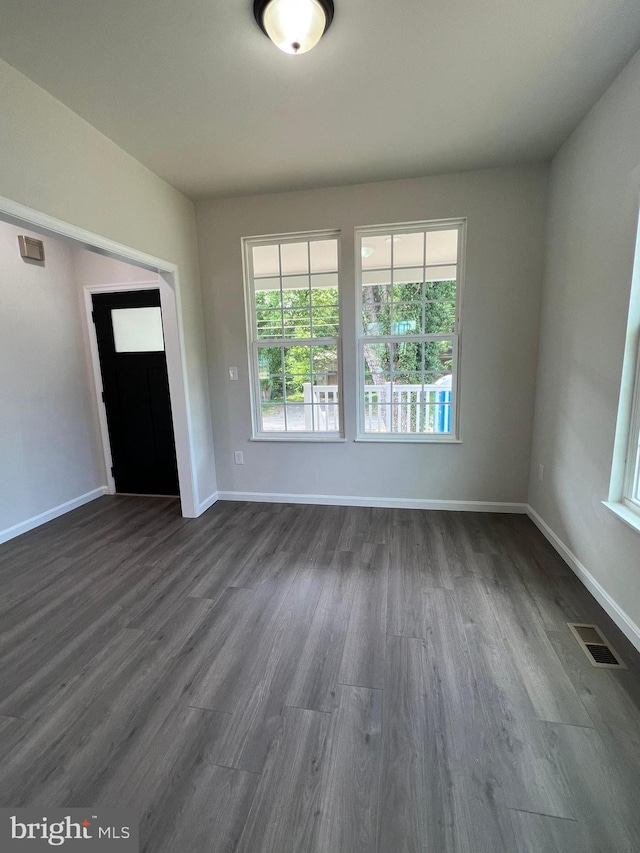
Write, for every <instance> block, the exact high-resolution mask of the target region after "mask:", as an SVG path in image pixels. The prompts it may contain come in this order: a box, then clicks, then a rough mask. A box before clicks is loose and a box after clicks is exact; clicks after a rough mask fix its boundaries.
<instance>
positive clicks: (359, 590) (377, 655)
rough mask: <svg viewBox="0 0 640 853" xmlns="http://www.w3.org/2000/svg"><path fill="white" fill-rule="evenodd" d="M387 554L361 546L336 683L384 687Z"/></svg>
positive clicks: (377, 549) (354, 574) (381, 548)
mask: <svg viewBox="0 0 640 853" xmlns="http://www.w3.org/2000/svg"><path fill="white" fill-rule="evenodd" d="M388 577H389V560H388V552H387V549H386V547H384V546H376V547H371V546H364V547H363V548H362V550H361V552H360V556H359V559H358V560H357V561H356V565H355V567H354V572H353V584H352V589H353V593H352V596H351V603H350V608H349V611H348V613H347V614H346V620H345V621H347V622H348V629H347V633H346V639H345V644H344V652H343V655H342V663H341V666H340V672H339V674H338V681H339V682H340V683H342V684H352V685H357V686H359V687H371V688H382V687H383V686H384V668H385V647H386V623H387V587H388Z"/></svg>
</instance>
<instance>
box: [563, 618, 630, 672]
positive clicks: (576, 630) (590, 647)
mask: <svg viewBox="0 0 640 853" xmlns="http://www.w3.org/2000/svg"><path fill="white" fill-rule="evenodd" d="M567 624H568V625H569V627H570V628H571V630H572V632H573V635H574V636H575V638H576V640H577V641H578V642H579V643H580V645H581V647H582V649H583V650H584V653H585V654H586V656H587V657H588V658H589V660H590V661H591V664H592V665H593V666H599V667H601V668H603V669H626V668H627V667H626V666H625V665H624V664H623V663H622V661H621V659H620V656H619V655H618V653H617V652H616V651H615V650H614V649H612V648H611V645H610V644H609V642H608V641H607V640H606V638H605V637H603V636H602V634H601V633H600V629H599V628H598V626H597V625H578V624H577V623H575V622H568V623H567Z"/></svg>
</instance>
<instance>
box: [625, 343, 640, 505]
mask: <svg viewBox="0 0 640 853" xmlns="http://www.w3.org/2000/svg"><path fill="white" fill-rule="evenodd" d="M634 386H635V387H634V395H633V407H632V414H631V428H630V430H629V446H628V449H627V455H626V465H625V469H626V470H625V477H624V493H623V499H624V503H625V504H626V505H627V506H628V507H629V509H631V510H632V511H634V512H636V513H638V517H639V520H640V354H639V355H638V358H637V361H636V371H635V383H634Z"/></svg>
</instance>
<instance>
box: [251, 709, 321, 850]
mask: <svg viewBox="0 0 640 853" xmlns="http://www.w3.org/2000/svg"><path fill="white" fill-rule="evenodd" d="M330 720H331V716H330V715H329V714H323V713H320V712H318V711H308V710H303V709H300V708H285V709H284V710H283V713H282V716H281V718H280V725H279V728H278V731H277V733H276V735H275V737H274V739H273V741H272V744H271V749H270V752H269V756H268V759H267V762H266V764H265V768H264V772H263V774H262V779H261V781H260V784H259V785H258V789H257V791H256V794H255V797H254V800H253V803H252V806H251V810H250V812H249V816H248V818H247V822H246V824H245V827H244V831H243V833H242V835H241V836H240V840H239V842H238V845H237V847H236V853H257V851H260V853H300V851H302V850H304V851H312V850H313V843H314V841H313V840H314V837H315V833H316V823H317V819H318V810H319V804H320V778H321V770H322V754H323V750H324V742H325V738H326V735H327V731H328V728H329V723H330Z"/></svg>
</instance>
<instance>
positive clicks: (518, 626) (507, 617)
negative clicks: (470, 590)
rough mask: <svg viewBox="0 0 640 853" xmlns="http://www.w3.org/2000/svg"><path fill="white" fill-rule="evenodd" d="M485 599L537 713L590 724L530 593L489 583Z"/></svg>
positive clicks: (558, 719)
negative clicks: (489, 586) (521, 592)
mask: <svg viewBox="0 0 640 853" xmlns="http://www.w3.org/2000/svg"><path fill="white" fill-rule="evenodd" d="M488 600H489V602H490V605H491V608H492V610H493V613H494V617H495V619H496V622H497V624H498V626H499V630H500V631H501V633H502V636H503V637H504V638H505V641H506V642H507V643H508V645H509V647H510V651H511V655H512V659H513V660H514V661H515V664H516V666H517V667H518V670H519V672H520V676H521V678H522V680H523V682H524V685H525V687H526V689H527V692H528V693H529V697H530V699H531V702H532V703H533V706H534V708H535V709H536V713H537V715H538V717H539V718H540V719H541V720H547V721H549V722H558V723H567V724H571V725H578V726H592V725H593V723H592V721H591V718H590V717H589V714H588V713H587V711H586V709H585V707H584V705H583V704H582V701H581V700H580V697H579V696H578V694H577V692H576V690H575V688H574V686H573V684H572V683H571V681H570V679H569V677H568V675H567V673H566V672H565V671H564V668H563V667H562V664H561V663H560V660H559V659H558V656H557V655H556V653H555V650H554V648H553V646H552V644H551V642H550V640H549V638H548V636H547V634H546V632H545V630H544V626H543V624H542V622H541V620H540V618H539V615H538V612H537V609H536V607H535V606H534V604H533V602H532V601H531V599H530V597H529V596H528V595H526V594H519V593H518V592H517V591H515V590H510V591H507V590H505V589H503V588H500V587H497V586H493V587H492V588H491V590H490V594H489V597H488Z"/></svg>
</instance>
